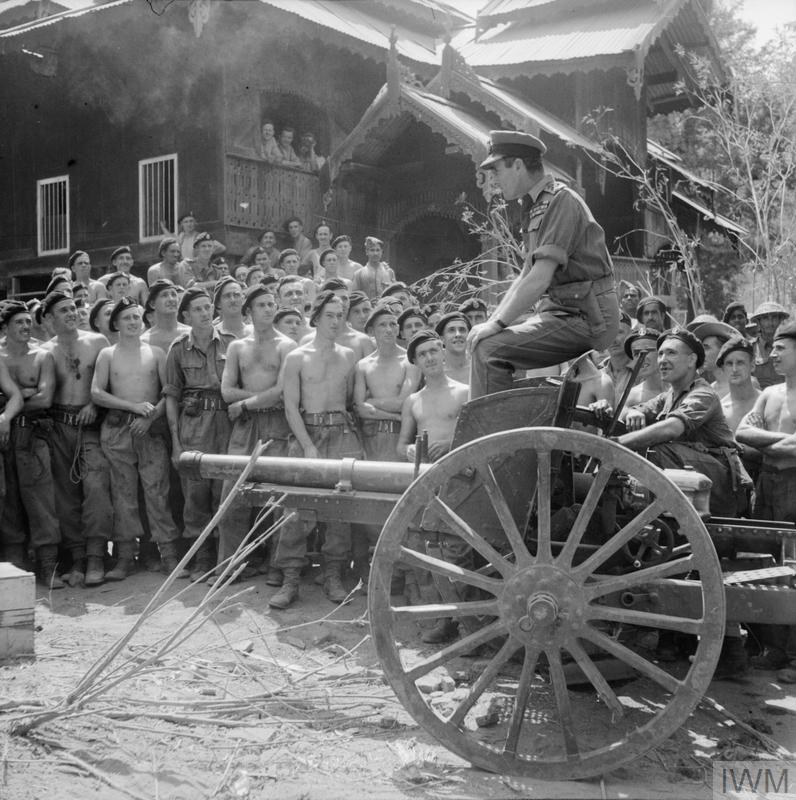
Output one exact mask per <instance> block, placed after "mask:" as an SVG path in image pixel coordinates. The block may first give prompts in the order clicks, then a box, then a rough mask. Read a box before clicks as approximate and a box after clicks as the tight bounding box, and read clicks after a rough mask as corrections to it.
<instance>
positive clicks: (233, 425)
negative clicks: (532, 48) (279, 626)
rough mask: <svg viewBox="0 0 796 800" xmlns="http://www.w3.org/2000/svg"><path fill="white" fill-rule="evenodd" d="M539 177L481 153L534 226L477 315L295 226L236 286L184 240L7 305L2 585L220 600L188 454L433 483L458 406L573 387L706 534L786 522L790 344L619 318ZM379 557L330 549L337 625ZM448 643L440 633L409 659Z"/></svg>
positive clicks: (785, 635)
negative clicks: (690, 501)
mask: <svg viewBox="0 0 796 800" xmlns="http://www.w3.org/2000/svg"><path fill="white" fill-rule="evenodd" d="M543 153H544V145H543V144H542V143H541V142H540V141H539V140H538V139H536V138H535V137H533V136H530V135H528V134H522V133H518V132H514V131H511V132H493V135H492V147H491V149H490V156H489V158H488V159H487V160H486V161H485V162H484V163H483V164H482V165H481V167H482V168H483V169H491V170H494V171H495V174H496V180H497V181H498V183H499V184H500V186H501V188H502V190H503V194H504V196H505V197H506V198H507V199H513V198H514V197H519V196H520V195H522V194H523V193H528V194H529V195H530V197H531V199H532V201H533V202H532V204H531V205H530V206H529V208H528V213H527V217H526V221H525V223H524V227H525V229H526V231H527V234H526V239H525V246H526V252H527V254H528V255H527V261H526V266H525V268H524V269H523V270H522V272H521V274H520V275H519V276H518V277H517V278H516V279H515V281H514V283H513V284H512V285H511V286H510V287H509V288H508V289H507V290H506V291H505V292H504V293H503V294H502V295H501V296H500V297H497V298H494V299H495V300H496V302H495V303H490V304H489V305H488V304H487V302H485V301H484V300H483V299H481V298H480V297H478V296H472V297H467V298H465V297H460V298H456V297H449V298H446V299H445V303H444V304H443V305H442V306H434V307H432V306H424V307H421V305H420V303H419V302H418V298H417V297H416V296H415V294H414V293H413V291H412V288H411V287H409V286H407V285H406V284H405V283H402V282H400V281H397V280H396V278H395V274H394V272H393V271H392V270H391V269H390V267H389V265H388V264H387V263H386V262H384V261H383V260H382V255H383V245H382V242H380V241H379V240H378V239H376V238H375V237H367V238H366V240H365V242H364V251H365V255H366V259H365V263H364V264H358V263H357V262H353V261H351V259H350V254H351V247H352V243H351V240H350V238H349V237H348V236H345V235H343V236H337V237H336V238H333V235H332V230H331V228H330V226H329V225H327V224H326V223H322V224H320V225H319V226H318V227H317V228H316V230H315V238H316V241H317V245H318V246H317V247H314V248H313V247H312V242H311V241H310V240H309V238H308V237H306V236H304V234H303V232H302V224H301V220H298V219H297V218H293V219H291V220H288V222H287V223H286V224H285V230H286V233H287V234H288V235H289V236H290V243H291V244H293V245H294V246H293V247H287V248H285V249H283V250H281V251H280V250H277V249H276V247H275V244H276V241H277V240H276V234H275V232H274V231H272V230H268V231H264V232H263V235H262V236H261V237H260V241H259V244H258V245H257V246H255V247H253V248H252V249H251V250H250V251H249V252H248V253H247V254H246V255H245V257H244V259H243V261H244V263H243V264H241V265H239V266H238V267H236V268H235V269H234V270H230V268H229V267H228V265H227V264H226V262H225V260H224V258H223V252H224V248H223V245H221V244H220V243H219V242H217V241H215V240H214V239H213V237H212V236H210V235H209V234H207V233H197V232H196V231H195V230H193V229H192V226H191V225H184V226H183V231H182V233H183V234H184V236H183V238H182V240H180V238H179V237H170V236H169V237H166V238H164V240H163V241H162V242H161V245H160V248H159V254H160V258H161V261H159V262H158V263H156V264H153V265H151V266H150V267H149V268H148V270H147V280H143V279H142V278H140V277H137V276H135V275H134V274H133V273H132V267H133V265H134V262H133V257H132V252H131V250H130V248H129V247H120V248H118V249H116V250H115V251H114V252H113V254H112V255H111V258H110V267H109V270H108V272H107V274H105V275H103V276H102V277H100V278H98V279H94V278H93V277H92V275H91V261H90V258H89V255H88V254H87V253H85V252H83V251H78V252H76V253H74V254H72V256H70V258H69V260H68V264H67V266H66V267H65V268H58V269H56V270H55V271H54V273H53V276H52V280H51V282H50V285H49V286H48V287H47V291H46V293H45V296H44V298H43V299H42V300H41V301H38V300H33V301H29V302H28V303H25V302H22V301H20V300H6V301H4V302H3V303H2V304H1V305H0V331H1V333H2V336H3V339H4V341H3V342H2V349H0V355H1V356H2V358H0V391H2V393H3V395H4V396H5V399H6V404H5V408H4V410H3V413H2V414H0V444H2V445H4V458H3V466H4V471H5V497H4V506H3V514H2V520H3V522H2V525H0V535H1V536H2V545H3V548H4V557H5V559H6V560H8V561H11V562H12V563H14V564H18V565H21V566H24V565H26V564H28V563H31V562H32V563H35V567H36V572H37V575H38V578H39V580H40V581H41V582H42V583H43V584H44V585H46V586H47V587H48V588H49V589H50V590H54V589H58V588H62V587H64V586H65V585H66V584H68V585H70V586H72V587H76V586H86V587H92V586H98V585H100V584H102V583H103V582H104V581H120V580H124V579H125V578H127V577H128V576H129V575H130V574H131V573H132V572H133V571H134V570H135V569H136V568H138V566H139V565H141V566H143V567H144V568H148V569H162V570H165V571H166V572H168V573H173V572H175V571H177V572H178V577H180V578H185V579H190V580H192V581H195V582H200V581H201V582H205V581H207V582H210V583H213V582H215V581H217V580H219V579H220V574H221V570H222V567H223V565H224V564H225V563H226V562H227V560H228V559H229V558H230V557H231V556H232V555H233V554H234V553H235V552H236V551H237V550H238V549H239V547H240V545H241V543H242V542H243V541H244V539H245V537H246V536H247V535H248V533H249V531H250V529H251V528H252V523H253V519H252V514H251V511H250V510H249V509H248V508H247V507H245V506H244V505H240V504H234V503H233V504H232V506H231V508H230V509H229V511H228V513H226V514H225V515H224V516H222V518H221V521H220V522H219V524H218V526H217V530H216V531H215V534H216V535H215V536H213V537H206V538H203V539H202V541H201V545H199V546H198V547H196V548H194V549H195V554H194V556H193V559H192V560H191V562H190V563H189V564H188V568H187V569H182V568H181V566H180V565H181V561H182V560H183V559H182V555H183V553H184V552H185V551H186V545H187V544H188V543H190V542H192V541H196V540H197V538H199V537H200V534H202V533H203V531H204V530H205V529H206V528H207V527H208V526H209V523H210V522H211V519H212V518H213V516H214V514H215V512H216V511H217V509H218V507H219V503H220V502H221V500H222V498H223V497H224V496H225V495H226V494H228V493H229V492H230V490H231V487H232V481H228V482H222V481H218V480H208V479H199V478H197V477H195V476H192V475H186V474H183V475H180V474H179V473H177V471H176V469H175V468H176V465H177V463H178V461H179V458H180V455H181V453H183V452H185V451H189V450H190V451H199V452H203V453H228V454H232V455H249V454H251V453H252V452H253V449H254V447H255V445H256V443H257V442H258V441H261V442H266V443H267V446H266V450H265V453H264V455H266V456H269V455H270V456H293V457H303V458H332V459H340V458H346V457H350V458H360V457H364V458H367V459H375V460H379V461H394V460H405V459H408V460H410V461H418V460H426V461H434V460H437V459H439V458H441V457H442V456H443V455H445V453H447V452H448V450H449V449H450V447H451V442H452V439H453V434H454V427H455V423H456V419H457V416H458V413H459V410H460V409H461V408H462V406H463V405H464V403H466V402H467V401H468V399H470V398H471V397H477V396H480V395H482V394H484V393H489V392H494V391H499V390H500V389H502V388H510V386H511V384H512V381H513V380H515V379H516V378H517V377H523V376H527V375H539V374H550V371H551V370H553V371H555V372H559V371H560V370H561V369H562V367H561V366H559V365H561V364H564V368H566V364H567V362H569V364H570V367H569V369H570V375H571V376H574V379H575V380H577V381H578V382H579V383H580V384H581V386H580V398H579V402H580V404H584V405H585V404H589V405H591V407H592V409H593V410H594V413H595V415H596V416H597V418H599V417H600V416H601V415H603V416H604V415H606V414H609V413H610V414H613V413H614V412H615V410H616V409H617V406H618V405H620V404H622V401H623V400H624V404H623V408H622V409H621V414H620V418H621V420H622V422H623V423H624V426H625V432H624V433H622V434H621V435H619V436H618V437H617V440H618V441H619V442H620V443H621V444H623V445H625V446H626V447H629V448H631V449H634V450H637V451H640V452H643V453H647V452H648V450H649V448H653V450H654V452H653V453H652V454H650V457H651V458H653V459H654V460H655V461H656V463H658V464H659V466H662V467H680V468H682V467H693V468H694V469H696V470H698V471H699V472H702V473H704V474H705V475H707V476H708V477H710V478H711V480H712V490H711V505H712V507H713V508H714V509H720V510H721V512H722V515H725V516H731V515H751V514H754V515H755V516H757V517H761V518H769V519H779V520H791V521H796V500H794V497H796V493H794V492H792V491H791V487H792V486H794V485H796V411H793V409H796V323H794V322H791V321H790V320H789V314H788V312H787V311H786V310H785V309H784V308H782V307H781V306H779V305H777V304H776V303H772V302H765V303H763V304H762V305H760V306H759V307H758V308H756V309H754V312H753V313H752V315H751V317H750V318H747V313H746V310H745V308H744V307H743V305H742V304H740V303H731V304H730V305H729V306H728V307H727V309H726V310H725V312H724V315H723V319H721V320H719V319H717V318H715V317H712V316H710V315H707V314H703V315H700V316H698V317H696V318H695V319H694V320H692V321H691V322H690V323H688V324H687V325H685V326H680V325H675V324H673V319H672V317H671V316H670V314H669V309H668V308H667V307H666V304H665V302H664V301H663V299H661V298H659V297H655V296H645V297H642V296H641V293H640V291H639V289H638V287H637V286H635V285H633V284H630V283H625V282H623V283H622V285H621V291H620V292H619V295H620V297H619V301H618V300H617V289H616V286H615V283H614V279H613V273H612V268H611V264H610V258H609V257H608V254H607V251H606V250H605V245H604V239H603V234H602V230H601V229H600V228H599V226H598V225H597V224H596V223H595V222H594V220H593V217H591V215H590V212H589V211H588V208H587V207H586V206H585V204H584V203H583V202H582V200H581V199H580V198H579V197H578V196H577V195H576V194H575V193H574V192H572V191H571V190H569V189H566V188H565V187H563V186H562V185H561V184H558V183H557V182H556V181H554V180H553V179H552V178H551V177H550V176H549V175H547V174H546V173H545V172H544V167H543V164H542V162H541V155H542V154H543ZM573 231H576V232H578V235H577V236H575V235H574V234H573ZM187 247H190V248H191V249H192V253H193V255H192V257H191V258H185V257H184V255H185V251H186V248H187ZM230 273H232V274H230ZM591 348H598V349H597V350H593V349H591ZM639 359H643V361H642V363H641V365H640V367H639V368H637V369H636V370H634V369H633V368H632V366H633V365H635V364H637V362H638V361H639ZM630 384H632V385H630ZM418 432H423V434H424V435H423V437H422V441H423V442H424V444H423V445H422V447H421V452H418V451H417V448H418V444H417V440H416V435H417V433H418ZM275 519H276V520H279V521H280V528H279V531H278V534H277V535H275V536H272V537H271V538H270V539H269V542H268V547H267V551H266V552H263V553H262V554H261V555H260V556H258V557H252V558H250V559H249V560H248V562H247V564H246V568H245V570H244V571H243V572H242V573H241V574H240V579H243V580H251V579H255V580H257V579H258V576H260V575H262V576H263V578H262V579H263V580H264V582H265V584H266V585H268V586H270V587H273V589H274V591H273V593H272V594H271V595H270V596H269V598H268V603H269V605H270V606H271V607H272V608H275V609H284V608H287V607H288V606H290V605H291V604H293V603H294V602H296V601H297V600H298V598H299V591H300V584H301V581H302V575H303V572H304V570H305V567H306V566H307V563H308V537H309V536H311V535H313V534H314V533H317V531H315V532H313V531H312V530H310V529H309V526H308V525H307V524H306V523H305V522H303V521H302V519H301V518H300V517H298V516H293V515H286V517H285V518H284V519H279V518H278V512H276V513H275V516H274V517H273V518H272V521H273V520H275ZM377 534H378V531H374V530H372V529H370V528H369V527H368V526H363V525H355V526H352V525H350V524H347V523H343V522H328V523H326V524H325V526H323V531H322V535H321V537H320V540H321V541H322V543H321V545H320V557H321V567H322V583H323V590H324V593H325V594H326V596H327V597H328V598H329V600H330V601H332V602H334V603H341V602H345V601H346V599H348V598H349V596H350V592H349V590H348V589H347V587H346V584H345V583H344V581H346V580H347V578H349V577H350V576H351V574H352V573H353V577H354V578H355V579H357V578H363V579H364V580H365V581H366V579H367V570H368V553H369V547H370V545H371V544H372V543H373V541H374V538H375V536H376V535H377ZM447 538H449V539H453V538H454V537H447ZM109 544H112V556H111V551H110V550H109ZM459 545H461V543H459ZM446 547H447V552H446V554H445V557H450V558H454V559H456V558H466V557H467V553H466V552H465V551H464V550H461V547H459V552H457V545H456V543H455V542H448V543H447V544H446ZM465 550H466V548H465ZM403 578H404V580H403V586H402V587H401V590H402V591H403V593H404V595H405V597H406V600H407V602H409V603H415V602H418V601H419V599H420V597H421V595H422V592H421V587H420V586H419V581H421V580H422V576H419V575H418V573H417V572H416V571H412V570H407V571H405V573H404V575H403ZM425 588H426V589H428V587H425ZM726 633H727V635H726V637H725V651H724V652H723V653H722V658H721V661H720V664H721V665H723V666H724V668H725V669H730V670H734V671H736V672H737V671H739V670H742V669H745V668H747V654H746V650H745V649H744V648H743V646H742V644H741V631H740V628H738V626H735V628H733V627H732V626H728V629H727V632H726ZM456 635H457V626H456V625H455V624H454V623H453V621H452V620H450V619H440V620H439V621H438V622H437V624H436V625H434V627H433V628H430V629H428V630H426V631H424V632H423V634H422V638H423V640H424V641H426V642H430V643H439V642H443V641H446V640H448V639H450V638H451V637H453V636H456ZM759 638H760V641H761V642H762V647H761V652H760V653H759V654H758V656H757V660H756V661H754V662H753V663H754V664H755V665H756V666H759V667H761V668H772V669H784V673H781V674H780V677H781V679H782V680H796V670H794V668H793V667H792V666H791V667H788V663H789V660H790V659H793V658H794V656H795V655H796V652H794V648H795V647H796V642H794V641H793V639H794V636H793V631H792V630H791V631H789V630H787V629H779V628H776V629H775V628H771V627H768V628H766V629H764V630H763V631H761V632H759ZM678 647H679V644H678V640H677V637H676V636H674V635H669V632H662V634H661V636H660V637H659V644H658V657H659V658H660V659H662V660H673V659H676V658H678V657H680V656H681V655H682V653H678ZM783 674H784V677H783Z"/></svg>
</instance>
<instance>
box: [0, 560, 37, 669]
mask: <svg viewBox="0 0 796 800" xmlns="http://www.w3.org/2000/svg"><path fill="white" fill-rule="evenodd" d="M35 602H36V578H35V576H34V575H33V573H32V572H25V570H23V569H19V568H18V567H15V566H14V565H13V564H9V563H8V562H6V561H0V660H2V659H4V658H12V657H14V656H30V655H33V652H34V651H33V606H34V604H35Z"/></svg>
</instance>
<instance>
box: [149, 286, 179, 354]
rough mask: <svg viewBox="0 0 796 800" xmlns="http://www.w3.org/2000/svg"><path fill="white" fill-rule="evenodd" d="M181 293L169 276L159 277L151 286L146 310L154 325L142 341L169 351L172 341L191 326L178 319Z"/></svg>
mask: <svg viewBox="0 0 796 800" xmlns="http://www.w3.org/2000/svg"><path fill="white" fill-rule="evenodd" d="M179 305H180V294H179V291H178V289H177V286H176V284H174V283H172V282H171V281H170V280H168V279H167V278H158V280H156V281H155V282H154V283H153V284H152V285H151V286H150V287H149V297H148V298H147V305H146V309H145V311H146V312H147V313H149V314H151V317H150V319H151V322H152V327H151V328H149V329H148V330H146V331H144V333H143V334H142V336H141V341H142V342H144V344H151V345H154V346H155V347H159V348H160V349H161V350H162V351H163V352H164V353H168V351H169V347H171V343H172V342H173V341H174V340H175V339H176V338H177V337H178V336H181V335H182V334H184V333H188V331H189V330H190V328H189V327H188V326H187V325H183V324H182V322H179V321H178V319H177V309H178V307H179Z"/></svg>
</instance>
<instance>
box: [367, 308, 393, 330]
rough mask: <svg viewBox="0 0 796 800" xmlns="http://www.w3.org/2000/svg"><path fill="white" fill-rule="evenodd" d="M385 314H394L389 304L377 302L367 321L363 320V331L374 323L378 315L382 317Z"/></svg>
mask: <svg viewBox="0 0 796 800" xmlns="http://www.w3.org/2000/svg"><path fill="white" fill-rule="evenodd" d="M385 314H389V315H390V316H393V317H394V316H395V312H394V311H393V310H392V309H391V308H390V307H389V306H387V305H382V304H381V303H379V305H377V306H376V308H374V309H373V311H371V312H370V316H369V317H368V319H367V322H365V331H369V330H370V329H371V328H372V327H373V326H374V325H375V324H376V320H377V319H378V318H379V317H383V316H384V315H385Z"/></svg>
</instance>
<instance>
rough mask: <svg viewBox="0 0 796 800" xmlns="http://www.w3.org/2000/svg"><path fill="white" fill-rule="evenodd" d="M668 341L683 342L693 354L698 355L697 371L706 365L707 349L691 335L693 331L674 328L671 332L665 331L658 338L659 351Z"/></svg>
mask: <svg viewBox="0 0 796 800" xmlns="http://www.w3.org/2000/svg"><path fill="white" fill-rule="evenodd" d="M666 339H679V340H680V341H681V342H683V343H684V344H685V345H686V346H687V347H688V348H689V349H690V350H691V352H692V353H694V354H695V355H696V357H697V363H696V365H697V369H699V368H700V367H701V366H702V365H703V364H704V363H705V348H704V347H703V346H702V342H700V341H699V339H697V337H696V336H695V335H694V334H693V333H691V331H689V330H687V329H686V328H672V329H671V330H668V331H664V332H663V333H662V334H661V335H660V336H659V337H658V349H659V350H660V347H661V345H662V344H663V343H664V341H666Z"/></svg>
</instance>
